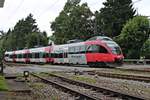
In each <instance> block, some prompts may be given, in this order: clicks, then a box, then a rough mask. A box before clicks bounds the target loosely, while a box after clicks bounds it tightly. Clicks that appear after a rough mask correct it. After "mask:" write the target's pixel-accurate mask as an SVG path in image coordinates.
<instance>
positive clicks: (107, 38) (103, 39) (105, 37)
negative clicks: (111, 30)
mask: <svg viewBox="0 0 150 100" xmlns="http://www.w3.org/2000/svg"><path fill="white" fill-rule="evenodd" d="M93 40H101V41H113V40H112V39H111V38H109V37H107V36H94V37H92V38H90V39H88V40H87V41H93Z"/></svg>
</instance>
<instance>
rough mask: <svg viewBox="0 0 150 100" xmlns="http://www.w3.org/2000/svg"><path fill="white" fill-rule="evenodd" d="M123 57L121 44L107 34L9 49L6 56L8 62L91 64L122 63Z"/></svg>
mask: <svg viewBox="0 0 150 100" xmlns="http://www.w3.org/2000/svg"><path fill="white" fill-rule="evenodd" d="M123 59H124V57H123V54H122V51H121V49H120V47H119V45H118V44H117V43H116V42H114V41H113V40H112V39H110V38H108V37H105V36H97V37H93V38H90V39H89V40H87V41H84V42H78V43H70V44H64V45H52V46H47V47H39V48H31V49H24V50H16V51H7V52H5V57H4V60H5V61H6V62H18V63H51V64H69V65H70V64H86V65H89V66H101V65H110V64H122V63H123Z"/></svg>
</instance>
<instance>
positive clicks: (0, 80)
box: [0, 76, 8, 91]
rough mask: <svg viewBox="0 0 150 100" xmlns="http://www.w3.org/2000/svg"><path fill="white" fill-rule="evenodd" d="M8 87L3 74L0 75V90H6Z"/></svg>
mask: <svg viewBox="0 0 150 100" xmlns="http://www.w3.org/2000/svg"><path fill="white" fill-rule="evenodd" d="M7 90H8V87H7V85H6V81H5V79H4V77H3V76H0V91H7Z"/></svg>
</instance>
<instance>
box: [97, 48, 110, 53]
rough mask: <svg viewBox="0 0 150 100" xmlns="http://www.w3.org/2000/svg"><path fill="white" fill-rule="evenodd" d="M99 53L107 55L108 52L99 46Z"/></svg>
mask: <svg viewBox="0 0 150 100" xmlns="http://www.w3.org/2000/svg"><path fill="white" fill-rule="evenodd" d="M99 53H108V51H107V50H106V48H104V47H102V46H100V48H99Z"/></svg>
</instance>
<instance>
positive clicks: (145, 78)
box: [87, 71, 150, 83]
mask: <svg viewBox="0 0 150 100" xmlns="http://www.w3.org/2000/svg"><path fill="white" fill-rule="evenodd" d="M87 73H88V74H89V75H98V76H103V77H110V78H119V79H126V80H134V81H140V82H147V83H149V82H150V77H148V76H139V75H127V74H116V73H108V72H96V71H87Z"/></svg>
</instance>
